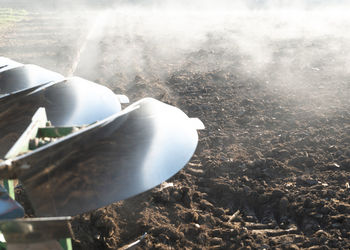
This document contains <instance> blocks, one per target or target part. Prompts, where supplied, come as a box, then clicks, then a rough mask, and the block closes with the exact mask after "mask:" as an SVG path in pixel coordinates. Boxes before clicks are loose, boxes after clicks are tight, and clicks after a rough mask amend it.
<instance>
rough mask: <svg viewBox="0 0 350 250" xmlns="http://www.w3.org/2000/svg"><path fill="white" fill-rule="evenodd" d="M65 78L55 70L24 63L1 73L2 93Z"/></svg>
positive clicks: (0, 86) (0, 88)
mask: <svg viewBox="0 0 350 250" xmlns="http://www.w3.org/2000/svg"><path fill="white" fill-rule="evenodd" d="M63 80H64V77H63V76H62V75H60V74H58V73H55V72H53V71H50V70H47V69H44V68H41V67H39V66H36V65H30V64H28V65H23V66H19V67H15V68H12V69H9V70H5V71H3V72H1V73H0V95H5V94H8V93H13V92H17V91H20V90H25V89H28V88H31V87H34V86H38V85H42V84H45V83H48V82H59V81H63Z"/></svg>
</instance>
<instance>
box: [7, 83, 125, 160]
mask: <svg viewBox="0 0 350 250" xmlns="http://www.w3.org/2000/svg"><path fill="white" fill-rule="evenodd" d="M33 89H34V90H33ZM32 90H33V91H32ZM23 93H25V94H23ZM40 107H44V108H45V109H46V113H47V118H48V120H49V121H51V123H52V125H53V126H82V125H87V124H91V123H93V122H96V121H99V120H103V119H105V118H106V117H108V116H111V115H113V114H115V113H117V112H119V111H120V110H121V104H120V101H119V97H118V96H117V95H115V94H114V93H113V92H112V91H111V90H110V89H108V88H106V87H104V86H101V85H99V84H96V83H93V82H90V81H87V80H84V79H81V78H78V77H73V78H70V79H68V80H65V81H62V82H55V83H49V84H45V85H43V86H41V87H33V88H32V89H31V90H25V91H21V92H18V93H15V94H11V95H8V96H5V97H3V98H0V158H3V157H4V156H5V154H6V153H7V152H8V150H9V149H10V148H11V146H12V145H13V144H14V143H15V142H16V140H17V139H18V138H19V136H20V135H21V134H22V133H23V131H24V130H25V129H26V127H27V126H28V124H30V122H31V119H32V116H33V115H34V113H35V111H36V110H37V109H38V108H40Z"/></svg>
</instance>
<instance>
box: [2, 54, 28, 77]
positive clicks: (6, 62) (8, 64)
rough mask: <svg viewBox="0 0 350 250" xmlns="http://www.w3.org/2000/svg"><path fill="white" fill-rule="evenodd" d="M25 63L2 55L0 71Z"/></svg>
mask: <svg viewBox="0 0 350 250" xmlns="http://www.w3.org/2000/svg"><path fill="white" fill-rule="evenodd" d="M22 65H23V64H21V63H18V62H16V61H13V60H11V59H8V58H6V57H0V73H1V72H3V71H5V70H9V69H12V68H15V67H18V66H22Z"/></svg>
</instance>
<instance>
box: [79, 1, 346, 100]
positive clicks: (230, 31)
mask: <svg viewBox="0 0 350 250" xmlns="http://www.w3.org/2000/svg"><path fill="white" fill-rule="evenodd" d="M117 2H118V3H117V4H115V5H114V6H113V8H108V13H109V14H108V15H109V18H108V19H105V21H104V22H103V24H100V25H103V29H104V30H105V31H104V35H102V36H100V37H99V38H98V39H95V41H90V46H91V47H92V48H95V49H98V50H99V52H98V53H97V52H94V53H91V51H92V50H93V49H91V50H89V52H88V53H89V56H90V59H89V60H85V61H84V60H82V61H81V62H80V64H79V65H80V68H81V69H82V70H83V69H84V68H98V67H99V65H100V64H101V60H100V59H99V58H98V57H97V58H96V59H95V60H94V59H91V55H93V54H96V55H98V56H101V53H102V54H103V53H104V54H105V55H107V56H106V58H107V59H106V60H105V61H104V62H106V63H107V66H106V67H109V66H110V67H112V68H113V72H114V73H115V77H116V79H119V80H120V79H122V81H127V82H132V81H133V80H134V79H135V77H136V78H137V77H141V78H147V79H151V80H158V79H161V80H162V81H166V79H167V78H169V77H170V76H171V74H173V73H174V72H177V71H181V70H183V69H186V70H192V71H194V72H211V71H224V72H229V73H233V74H243V75H246V76H247V77H249V78H254V79H256V80H257V81H260V82H261V83H264V84H265V85H267V86H268V87H271V88H272V89H275V88H278V89H279V90H280V91H282V92H285V93H284V94H288V95H289V94H291V93H292V94H293V95H294V96H296V97H297V98H298V96H300V99H303V98H305V99H310V98H311V99H312V98H315V100H314V101H317V105H316V106H317V107H320V105H321V106H327V103H328V102H330V101H332V100H336V99H337V96H338V94H339V93H338V92H336V91H335V89H338V88H335V85H339V84H340V85H342V86H341V87H342V89H344V86H345V88H346V89H348V86H349V84H348V83H347V82H346V77H347V76H348V74H349V65H348V60H347V58H349V56H350V47H349V45H348V44H349V38H350V33H348V32H347V30H348V29H349V26H350V19H349V18H348V15H347V12H346V8H345V7H346V6H347V4H346V2H344V1H316V0H315V1H293V2H292V3H290V2H289V1H234V2H233V1H176V3H174V2H173V1H132V3H130V1H128V3H127V1H117ZM232 2H233V3H232ZM102 11H103V10H102ZM94 16H97V15H94ZM96 22H99V21H98V20H96ZM101 27H102V26H101ZM101 47H102V48H101ZM104 62H102V63H104ZM94 63H96V65H93V66H92V67H91V65H92V64H94ZM80 72H82V71H80ZM88 72H90V74H93V75H90V76H89V75H88V74H87V75H85V76H86V77H92V78H98V76H97V75H96V71H95V73H93V71H92V70H88ZM77 74H79V70H78V72H77ZM120 76H123V77H124V78H118V77H120ZM326 92H327V93H328V94H329V93H332V94H331V95H329V96H328V97H329V98H330V99H327V101H325V100H322V99H320V96H324V95H323V94H324V93H326ZM315 93H317V94H315ZM341 94H342V96H343V97H344V98H346V93H341ZM344 94H345V96H344ZM316 96H317V98H316ZM316 99H317V100H316ZM309 101H310V100H309ZM311 102H313V101H312V100H311Z"/></svg>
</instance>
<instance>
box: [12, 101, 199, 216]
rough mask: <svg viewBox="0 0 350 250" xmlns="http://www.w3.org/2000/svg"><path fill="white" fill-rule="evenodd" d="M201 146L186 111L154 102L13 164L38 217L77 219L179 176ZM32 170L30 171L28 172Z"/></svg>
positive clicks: (141, 103)
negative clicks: (72, 217) (176, 174)
mask: <svg viewBox="0 0 350 250" xmlns="http://www.w3.org/2000/svg"><path fill="white" fill-rule="evenodd" d="M197 142H198V135H197V130H196V128H195V127H194V126H193V122H192V121H191V119H190V118H188V117H187V115H185V114H184V113H183V112H182V111H181V110H179V109H177V108H175V107H173V106H170V105H167V104H164V103H162V102H159V101H156V100H154V99H151V98H147V99H143V100H140V101H139V102H136V103H134V104H133V105H130V106H129V107H128V108H126V109H124V110H123V111H121V112H120V113H118V114H116V115H114V116H112V117H109V118H107V119H105V120H104V121H101V122H99V123H96V124H93V125H91V126H89V127H87V128H84V129H82V130H80V131H78V132H75V133H73V134H71V135H69V136H67V137H63V138H61V139H59V140H57V141H56V142H53V143H51V144H48V145H46V146H43V147H42V148H39V149H36V150H34V151H32V152H30V153H27V154H25V155H22V156H19V157H17V158H16V159H14V160H13V166H15V167H17V168H18V169H19V168H21V167H22V169H23V170H22V172H21V173H19V175H18V176H19V179H20V180H21V182H22V184H23V185H24V188H25V189H26V192H27V194H28V196H29V199H30V200H31V202H32V205H33V207H34V210H35V213H36V215H38V216H63V215H76V214H79V213H83V212H87V211H90V210H92V209H96V208H99V207H103V206H106V205H108V204H111V203H113V202H116V201H118V200H123V199H126V198H128V197H131V196H134V195H136V194H138V193H141V192H144V191H146V190H148V189H150V188H153V187H155V186H156V185H158V184H160V183H162V182H163V181H165V180H167V179H168V178H170V177H171V176H173V175H174V174H175V173H177V172H178V171H179V170H180V169H181V168H182V167H184V166H185V165H186V164H187V162H188V161H189V160H190V158H191V157H192V155H193V153H194V151H195V149H196V146H197ZM27 167H29V169H24V168H27Z"/></svg>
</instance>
